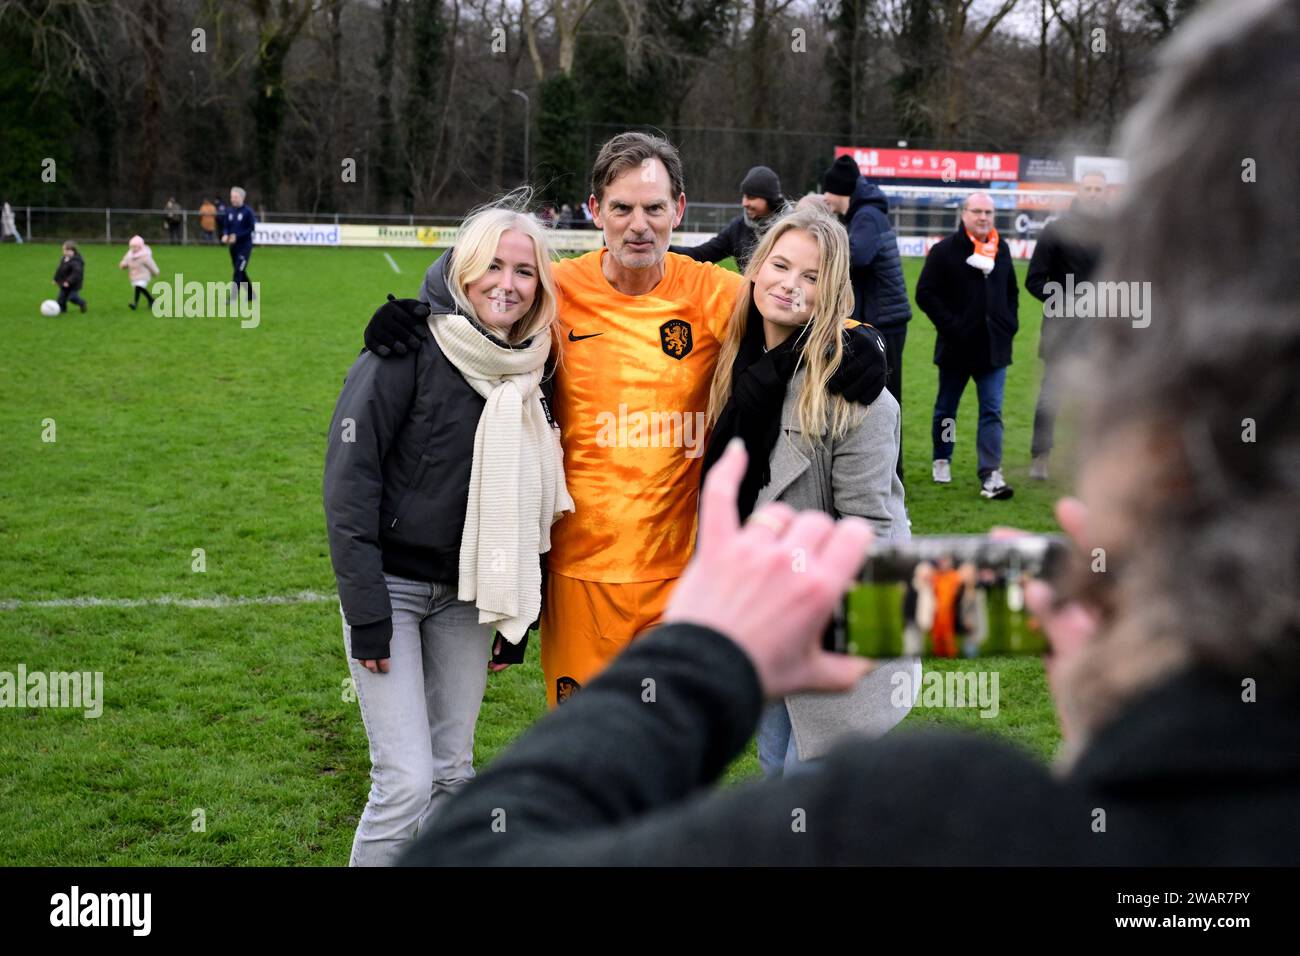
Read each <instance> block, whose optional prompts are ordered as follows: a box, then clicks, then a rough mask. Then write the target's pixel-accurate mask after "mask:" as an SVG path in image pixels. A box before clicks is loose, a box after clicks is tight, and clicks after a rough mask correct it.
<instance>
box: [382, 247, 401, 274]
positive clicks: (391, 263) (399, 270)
mask: <svg viewBox="0 0 1300 956" xmlns="http://www.w3.org/2000/svg"><path fill="white" fill-rule="evenodd" d="M384 258H385V259H387V260H388V264H389V265H390V266H392V267H393V271H394V272H397V273H400V272H401V271H402V270H401V269H399V268H397V263H396V262H394V261H393V257H392V256H390V255H389V254H388V253H386V252H385V253H384Z"/></svg>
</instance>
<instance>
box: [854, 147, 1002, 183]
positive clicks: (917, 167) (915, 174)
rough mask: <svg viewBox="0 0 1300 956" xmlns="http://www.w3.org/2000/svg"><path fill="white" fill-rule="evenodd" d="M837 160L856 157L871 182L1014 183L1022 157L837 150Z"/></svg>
mask: <svg viewBox="0 0 1300 956" xmlns="http://www.w3.org/2000/svg"><path fill="white" fill-rule="evenodd" d="M835 156H836V158H839V157H840V156H852V157H853V160H854V162H856V163H857V164H858V169H859V170H861V172H862V175H864V176H866V177H867V178H868V179H938V180H941V181H942V182H947V183H959V182H980V183H986V182H993V181H1005V182H1014V181H1015V180H1018V179H1019V178H1020V154H1019V153H967V152H952V151H947V150H937V149H882V148H880V147H876V146H836V147H835Z"/></svg>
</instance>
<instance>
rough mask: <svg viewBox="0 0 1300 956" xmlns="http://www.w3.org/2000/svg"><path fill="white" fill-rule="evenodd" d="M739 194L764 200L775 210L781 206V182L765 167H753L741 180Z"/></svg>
mask: <svg viewBox="0 0 1300 956" xmlns="http://www.w3.org/2000/svg"><path fill="white" fill-rule="evenodd" d="M740 194H741V195H742V196H756V197H758V198H759V199H766V200H767V204H768V205H769V206H771V207H772V209H774V210H775V209H776V208H777V207H778V206H780V205H781V180H780V178H779V177H778V176H777V175H776V173H774V172H772V170H770V169H768V168H767V167H766V166H755V167H754V168H753V169H751V170H750V171H749V172H747V173H745V178H744V179H743V180H741V182H740Z"/></svg>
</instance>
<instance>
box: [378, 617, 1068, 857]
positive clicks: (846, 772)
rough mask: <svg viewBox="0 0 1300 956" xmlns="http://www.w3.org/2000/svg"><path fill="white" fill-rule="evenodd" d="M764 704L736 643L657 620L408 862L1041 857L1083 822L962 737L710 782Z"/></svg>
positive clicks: (1041, 782) (909, 740)
mask: <svg viewBox="0 0 1300 956" xmlns="http://www.w3.org/2000/svg"><path fill="white" fill-rule="evenodd" d="M647 682H652V683H647ZM651 691H653V693H651ZM760 705H761V695H760V692H759V686H758V681H757V678H756V675H755V673H754V670H753V666H752V665H751V664H750V662H749V658H748V657H747V656H746V655H745V654H744V652H743V651H741V650H740V648H739V647H738V646H736V645H735V644H734V643H733V642H732V641H730V640H729V639H728V638H726V637H724V636H723V635H721V634H718V633H717V632H715V631H712V630H708V629H706V628H699V627H693V626H689V625H669V626H665V627H662V628H660V629H659V631H657V632H656V633H654V634H651V635H649V636H647V637H645V638H643V639H641V640H640V641H638V642H636V643H634V644H633V645H632V646H631V647H630V648H629V649H628V650H627V651H625V652H624V653H623V654H622V655H621V656H620V657H619V658H618V659H617V660H616V661H615V662H614V664H613V665H611V667H610V668H609V670H608V671H606V672H605V673H604V674H603V675H602V676H601V677H599V678H597V679H596V680H595V681H593V682H592V683H591V684H590V685H589V686H588V687H586V688H584V689H583V690H580V691H578V693H577V694H576V695H575V696H573V697H572V698H570V699H569V700H568V701H567V702H566V703H564V704H562V705H560V707H559V708H557V709H556V710H555V711H553V712H551V713H550V714H548V715H547V716H546V717H544V718H543V719H542V720H540V721H538V723H537V724H535V725H534V726H533V727H532V728H531V729H529V730H528V731H527V732H525V734H524V735H523V736H522V737H521V738H520V739H519V740H518V741H517V742H516V743H515V744H514V745H513V746H511V747H510V748H509V749H508V750H507V751H506V752H505V753H504V754H502V755H501V756H500V757H498V758H497V760H496V761H495V762H494V763H493V764H492V765H491V766H489V767H488V768H487V769H486V770H485V771H483V772H482V773H481V774H479V776H478V777H477V778H476V779H475V780H474V781H473V782H471V783H470V784H469V785H468V786H467V787H466V788H465V789H464V790H463V791H462V792H461V793H460V794H458V795H457V797H456V798H455V799H454V800H452V801H451V802H450V803H449V804H448V805H447V806H446V808H445V809H444V810H442V811H440V813H439V815H438V816H436V817H435V818H434V819H433V821H432V825H431V827H430V829H429V830H428V831H427V832H425V833H422V834H421V835H420V837H419V839H418V840H417V842H416V844H415V846H414V848H413V849H412V850H411V852H410V853H408V855H407V856H406V858H405V859H404V860H403V861H402V862H403V863H404V864H406V865H451V866H466V865H540V866H600V865H618V866H672V865H679V866H680V865H701V866H718V865H739V866H743V865H786V866H806V865H817V864H859V865H861V864H882V865H903V864H928V865H939V864H978V863H982V864H985V865H988V864H995V863H1009V862H1015V863H1038V864H1040V865H1041V864H1045V863H1048V862H1053V861H1055V862H1058V863H1059V862H1060V858H1061V857H1063V856H1064V857H1066V858H1068V855H1067V854H1066V853H1065V848H1064V846H1063V844H1064V843H1065V842H1066V841H1064V840H1060V839H1051V838H1047V837H1045V836H1044V834H1045V833H1047V834H1051V833H1052V832H1053V831H1052V820H1051V818H1052V817H1054V816H1059V815H1061V814H1063V813H1067V812H1068V813H1073V814H1074V815H1075V818H1077V819H1084V820H1086V819H1087V815H1086V813H1085V812H1084V810H1083V808H1081V807H1079V806H1073V805H1069V804H1070V801H1068V800H1066V799H1064V798H1063V794H1062V793H1061V792H1060V788H1058V787H1056V786H1055V785H1054V784H1053V783H1052V781H1051V779H1050V777H1049V775H1048V773H1047V770H1046V768H1045V767H1043V766H1042V765H1041V764H1037V763H1035V762H1034V761H1032V760H1030V759H1028V758H1026V757H1024V756H1022V755H1020V754H1017V753H1015V752H1014V751H1012V750H1010V748H1007V747H1006V746H1005V745H1001V744H997V743H994V742H991V741H987V740H984V739H982V738H980V737H978V736H974V735H971V734H965V735H955V734H935V733H926V734H920V735H918V734H908V735H902V734H891V735H888V736H887V737H885V738H883V739H881V740H876V741H856V742H853V743H851V744H848V745H845V746H842V747H840V748H837V749H836V750H835V751H833V752H832V753H831V754H830V755H829V756H828V757H827V758H825V759H824V760H821V761H816V762H814V763H813V764H811V765H809V767H808V768H807V770H808V772H806V773H802V774H798V775H793V776H790V777H785V778H782V779H778V780H762V781H755V782H753V783H748V784H744V785H741V786H737V787H730V788H726V789H723V790H719V791H716V792H712V793H710V792H707V791H705V790H704V788H705V787H706V786H707V785H708V784H711V783H713V782H715V781H716V780H717V778H718V776H719V775H720V773H721V772H722V770H723V769H724V768H725V767H726V765H727V764H728V763H729V762H730V761H731V760H732V759H733V758H734V757H735V756H736V754H738V753H739V751H740V750H741V748H742V747H744V746H745V745H746V743H747V742H748V740H749V737H750V735H751V734H752V733H753V730H754V726H755V724H756V722H757V719H758V714H759V709H760ZM954 780H956V781H960V785H961V793H960V795H957V796H954V793H953V791H952V782H953V781H954ZM1075 802H1076V803H1077V801H1075ZM1076 829H1077V830H1079V832H1081V833H1082V834H1083V837H1080V838H1079V839H1086V837H1087V836H1091V834H1090V833H1089V832H1088V828H1087V827H1076Z"/></svg>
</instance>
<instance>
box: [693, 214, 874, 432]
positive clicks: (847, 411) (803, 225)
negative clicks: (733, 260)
mask: <svg viewBox="0 0 1300 956" xmlns="http://www.w3.org/2000/svg"><path fill="white" fill-rule="evenodd" d="M794 229H798V230H801V231H803V232H806V233H808V234H809V235H810V236H812V237H813V239H815V240H816V242H817V248H818V251H819V252H820V260H819V262H818V267H817V282H816V288H817V302H816V304H815V305H814V307H813V314H812V317H811V318H810V319H809V320H808V324H807V325H805V326H804V327H803V328H802V329H799V330H798V331H797V332H796V333H795V334H796V335H798V336H800V337H801V338H802V339H803V340H804V344H803V348H802V350H801V352H800V355H799V359H798V365H797V366H796V371H797V370H798V368H801V367H802V368H805V369H806V374H805V375H804V379H803V383H802V385H801V386H800V388H799V396H798V399H797V401H796V408H797V409H798V413H799V430H800V431H801V432H803V434H804V436H805V437H807V438H809V439H810V440H812V441H814V442H816V443H817V444H822V443H823V435H824V433H825V432H827V431H829V432H830V434H831V437H832V438H833V439H838V438H843V437H844V435H845V433H846V432H847V431H848V430H849V428H850V427H851V426H852V425H853V424H855V423H856V422H857V421H860V420H861V417H862V414H863V409H862V407H861V406H860V405H856V404H853V403H850V402H847V401H845V400H844V399H842V398H840V397H839V396H838V395H832V394H830V392H828V391H827V388H826V383H827V382H829V381H830V378H831V376H832V375H834V374H835V371H836V370H837V369H838V368H839V367H840V362H841V360H842V359H843V358H844V339H843V335H842V334H841V333H842V331H843V329H844V323H845V321H846V320H848V319H849V318H850V317H851V316H852V315H853V285H852V283H851V282H850V281H849V235H848V233H847V232H845V231H844V227H843V226H842V225H840V223H839V222H838V221H837V220H835V219H834V218H832V217H831V216H830V215H829V214H827V213H825V212H822V211H821V210H819V209H795V210H794V211H793V212H790V213H787V214H786V215H784V216H782V217H781V218H780V219H778V220H777V221H776V222H774V223H773V224H772V226H771V227H770V228H769V229H768V230H767V232H766V233H765V234H764V235H763V238H762V241H760V242H759V244H758V247H757V248H756V249H755V250H754V255H753V257H752V258H751V259H750V260H749V266H748V267H747V268H746V269H745V280H746V281H745V282H743V283H742V284H741V287H740V291H739V292H738V293H737V295H736V304H735V306H734V307H733V308H732V310H731V324H730V325H729V326H728V327H727V337H726V338H725V339H724V340H723V342H722V349H721V351H720V352H719V354H718V367H717V371H715V372H714V373H713V385H712V386H711V387H710V389H709V423H710V424H716V423H717V421H718V416H719V415H720V414H722V408H723V406H724V405H726V404H727V399H729V398H730V397H731V387H732V381H731V366H732V363H733V362H734V361H735V359H736V354H737V353H738V352H739V351H740V343H741V340H742V339H744V337H745V326H746V323H747V322H748V321H749V311H750V306H751V305H752V304H753V301H754V279H755V277H757V275H758V272H759V270H760V269H762V268H763V263H764V262H766V261H767V258H768V256H770V255H771V254H772V249H773V248H774V247H775V246H776V242H777V240H778V239H780V238H781V237H782V236H783V235H785V234H786V233H787V232H790V231H791V230H794Z"/></svg>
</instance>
